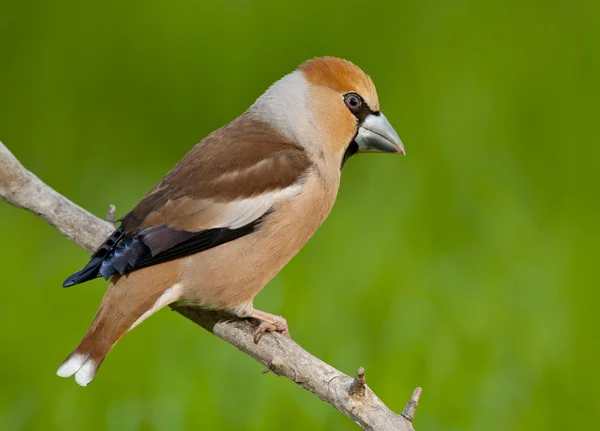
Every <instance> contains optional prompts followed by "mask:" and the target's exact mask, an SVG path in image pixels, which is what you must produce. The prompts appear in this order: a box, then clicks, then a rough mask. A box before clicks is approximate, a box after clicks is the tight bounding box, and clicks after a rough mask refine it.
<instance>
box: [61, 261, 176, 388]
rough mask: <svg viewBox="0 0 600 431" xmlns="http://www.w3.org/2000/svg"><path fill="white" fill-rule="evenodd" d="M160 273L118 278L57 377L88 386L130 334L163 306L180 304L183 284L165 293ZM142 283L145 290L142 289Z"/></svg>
mask: <svg viewBox="0 0 600 431" xmlns="http://www.w3.org/2000/svg"><path fill="white" fill-rule="evenodd" d="M160 270H161V268H158V267H151V268H150V269H148V270H146V271H149V272H148V273H147V274H145V275H144V274H142V272H143V271H139V272H134V273H131V274H129V275H127V276H124V277H121V276H114V277H113V278H112V280H111V282H110V285H109V288H108V290H107V291H106V294H105V295H104V298H103V299H102V304H101V305H100V309H99V310H98V313H97V314H96V317H95V318H94V322H93V323H92V326H90V329H88V331H87V333H86V334H85V337H83V340H82V341H81V343H79V346H77V347H76V348H75V350H73V352H72V353H71V354H70V355H69V356H68V357H67V359H65V360H64V362H63V363H62V364H61V366H60V367H59V368H58V370H57V372H56V374H58V375H59V376H60V377H70V376H72V375H73V374H75V381H76V382H77V383H79V384H80V385H81V386H87V384H88V383H90V382H91V381H92V379H93V378H94V376H95V375H96V372H97V371H98V368H99V367H100V365H101V364H102V361H104V358H105V357H106V355H108V352H110V350H111V349H112V348H113V346H114V345H115V344H116V343H117V342H118V341H119V340H120V339H121V338H123V336H124V335H125V334H126V333H127V332H129V331H130V330H131V329H133V327H135V326H136V325H138V324H139V323H140V322H141V321H143V320H144V319H146V318H148V317H149V316H151V315H152V314H153V313H154V312H156V311H158V310H160V309H161V308H162V307H164V306H166V305H168V304H170V303H172V302H175V301H177V300H178V299H179V298H180V295H181V285H179V284H174V285H172V286H171V287H170V288H168V289H166V290H165V289H164V284H163V283H164V280H163V279H162V278H161V277H160V276H156V275H157V274H156V273H155V272H160ZM163 272H164V271H163ZM163 275H164V274H163ZM139 284H142V285H143V286H144V288H145V289H140V286H139ZM124 292H127V295H126V296H123V293H124Z"/></svg>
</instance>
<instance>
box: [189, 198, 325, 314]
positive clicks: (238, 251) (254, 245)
mask: <svg viewBox="0 0 600 431" xmlns="http://www.w3.org/2000/svg"><path fill="white" fill-rule="evenodd" d="M313 201H314V196H312V200H311V201H308V202H303V201H302V200H297V201H295V202H293V203H292V202H287V203H284V204H282V205H281V206H279V207H278V208H277V209H276V211H274V212H273V213H272V214H271V215H269V216H268V217H267V218H266V219H265V221H264V222H263V223H262V224H261V226H260V229H259V230H257V231H256V232H254V233H252V234H249V235H246V236H244V237H242V238H239V239H236V240H234V241H232V242H229V243H226V244H223V245H221V246H218V247H215V248H213V249H210V250H207V251H204V252H202V253H198V254H196V255H193V256H190V257H188V258H186V259H185V261H184V262H183V264H182V267H181V268H182V269H181V282H182V284H183V286H184V293H183V301H184V302H185V303H188V304H192V305H195V306H199V307H202V308H207V309H217V310H229V311H233V312H234V313H236V314H238V315H240V316H245V315H248V314H250V313H252V311H253V308H252V301H253V299H254V297H255V296H256V295H257V294H258V292H260V291H261V289H262V288H263V287H264V286H265V285H266V284H267V283H268V282H269V281H270V280H271V279H272V278H273V277H274V276H275V275H276V274H277V273H278V272H279V271H280V270H281V269H282V268H283V267H284V266H285V265H286V264H287V263H288V262H289V261H290V260H291V259H292V257H294V256H295V255H296V253H298V251H299V250H300V249H301V248H302V247H303V246H304V244H306V242H307V241H308V240H309V239H310V237H311V236H312V235H313V233H314V232H315V231H316V230H317V228H318V227H319V226H320V225H321V223H322V222H323V220H324V219H325V217H326V216H327V214H328V213H329V211H330V210H331V206H332V205H333V201H332V202H331V204H329V203H328V202H325V203H324V202H322V201H321V202H316V204H315V203H313ZM303 203H304V205H303Z"/></svg>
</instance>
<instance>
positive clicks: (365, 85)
mask: <svg viewBox="0 0 600 431" xmlns="http://www.w3.org/2000/svg"><path fill="white" fill-rule="evenodd" d="M253 108H254V109H256V110H257V111H259V112H260V113H262V114H263V117H264V118H265V119H267V121H269V123H270V124H272V125H273V126H274V127H275V128H276V129H277V130H278V131H279V132H281V133H283V134H284V135H286V136H288V137H289V138H291V139H292V140H294V141H295V142H297V143H298V144H300V145H301V146H302V147H304V148H305V149H306V150H308V151H311V152H314V151H319V150H321V149H322V147H323V146H325V147H326V149H328V150H329V151H328V153H330V154H331V155H332V156H334V157H336V158H339V160H341V161H342V163H343V162H344V161H345V160H346V159H347V158H348V157H349V156H350V155H352V154H354V153H356V152H371V153H373V152H379V153H400V154H405V151H404V146H403V145H402V141H401V140H400V138H399V137H398V134H397V133H396V131H395V130H394V128H393V127H392V126H391V124H390V123H389V122H388V120H387V118H386V117H385V116H384V115H383V113H382V112H381V111H380V109H379V100H378V98H377V91H376V90H375V85H374V84H373V81H372V80H371V78H370V77H369V76H368V75H367V74H365V73H364V72H363V71H362V70H361V69H360V68H359V67H358V66H356V65H354V64H353V63H351V62H349V61H347V60H342V59H340V58H335V57H319V58H314V59H311V60H308V61H306V62H304V63H303V64H301V65H300V66H299V67H298V69H296V71H295V72H293V73H291V74H289V75H287V76H285V77H284V78H282V79H281V80H279V81H277V82H276V83H275V84H273V85H272V86H271V87H270V88H269V90H267V92H265V94H263V95H262V96H261V97H260V98H259V99H258V100H257V102H256V103H255V104H254V105H253ZM319 147H320V148H319Z"/></svg>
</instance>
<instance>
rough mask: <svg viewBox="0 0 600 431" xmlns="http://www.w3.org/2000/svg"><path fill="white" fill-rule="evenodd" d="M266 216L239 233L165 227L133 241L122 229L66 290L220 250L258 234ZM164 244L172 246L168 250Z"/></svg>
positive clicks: (70, 278)
mask: <svg viewBox="0 0 600 431" xmlns="http://www.w3.org/2000/svg"><path fill="white" fill-rule="evenodd" d="M265 215H266V214H265ZM265 215H263V216H262V217H260V218H259V219H257V220H255V221H253V222H252V223H249V224H247V225H245V226H242V227H240V228H237V229H227V228H217V229H207V230H203V231H201V232H187V231H179V230H175V229H172V228H169V227H168V226H165V225H161V226H156V227H154V228H150V229H147V230H145V231H142V232H140V233H139V234H138V235H135V236H134V237H129V236H127V235H126V233H125V232H124V231H123V229H122V228H118V229H117V230H115V231H114V232H113V233H112V235H111V236H109V237H108V239H107V240H106V241H105V242H104V243H103V244H102V245H101V246H100V247H99V248H98V250H96V252H95V253H94V254H93V255H92V258H91V259H90V261H89V262H88V264H87V265H86V266H85V267H84V268H83V269H82V270H80V271H78V272H76V273H75V274H73V275H71V276H70V277H69V278H67V279H66V280H65V282H64V283H63V287H71V286H74V285H76V284H80V283H83V282H85V281H89V280H93V279H95V278H98V277H104V278H106V279H108V278H110V277H111V276H112V275H114V274H119V275H123V274H127V273H129V272H132V271H135V270H137V269H141V268H146V267H148V266H152V265H157V264H159V263H163V262H168V261H170V260H173V259H177V258H180V257H183V256H187V255H190V254H194V253H199V252H201V251H205V250H208V249H211V248H213V247H217V246H219V245H221V244H225V243H227V242H230V241H233V240H235V239H238V238H240V237H242V236H245V235H248V234H250V233H252V232H254V231H255V230H256V229H257V228H258V225H259V224H260V222H261V220H263V218H264V217H265ZM164 244H169V245H171V246H170V247H169V248H167V249H164ZM153 251H154V253H153Z"/></svg>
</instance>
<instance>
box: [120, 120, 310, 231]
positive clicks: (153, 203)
mask: <svg viewBox="0 0 600 431" xmlns="http://www.w3.org/2000/svg"><path fill="white" fill-rule="evenodd" d="M309 166H310V160H309V159H308V157H307V155H306V153H305V152H304V151H303V150H302V148H300V147H298V146H297V145H295V144H293V143H291V142H289V141H288V140H287V139H286V138H284V137H283V136H282V135H281V134H280V133H278V132H277V131H276V130H274V129H273V128H272V127H271V126H270V125H268V124H266V123H264V122H261V121H259V120H257V119H256V118H254V117H252V116H251V114H248V113H246V114H244V115H242V116H241V117H239V118H237V119H236V120H234V121H232V122H231V123H229V124H228V125H227V126H225V127H223V128H221V129H219V130H217V131H215V132H213V133H211V134H210V135H209V136H207V137H206V138H205V139H204V140H203V141H202V142H200V143H199V144H197V145H196V146H195V147H194V148H192V149H191V150H190V151H189V152H188V153H187V154H186V155H185V157H184V158H183V159H182V160H181V161H180V162H179V163H178V164H177V165H176V166H175V167H174V168H173V169H171V171H169V173H168V174H167V175H166V176H165V177H164V178H163V179H162V181H161V182H160V183H158V184H157V185H156V187H154V188H153V189H152V190H151V191H150V193H148V195H147V196H146V197H145V198H144V199H143V200H142V201H141V202H140V203H139V204H138V205H137V206H136V207H135V208H134V209H133V210H132V211H131V212H130V213H128V214H127V215H126V216H125V217H123V218H122V220H121V222H122V224H121V226H122V227H123V228H124V230H125V232H126V233H127V235H131V234H135V233H137V232H139V231H141V230H142V229H146V228H149V227H152V226H157V225H161V224H167V225H169V226H182V225H184V226H186V227H188V228H189V224H190V223H188V222H186V220H184V219H185V218H188V217H195V218H196V219H198V220H202V219H203V217H202V212H206V211H211V203H216V204H219V203H227V202H231V201H234V200H236V199H243V198H249V197H253V196H257V195H260V194H262V193H265V192H268V191H272V190H278V189H284V188H286V187H288V186H290V185H292V184H293V183H295V182H296V181H297V180H298V179H299V178H300V177H301V176H302V174H303V173H304V172H305V171H306V169H307V168H308V167H309ZM205 228H206V226H203V225H202V223H199V226H198V229H199V230H202V229H205Z"/></svg>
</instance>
